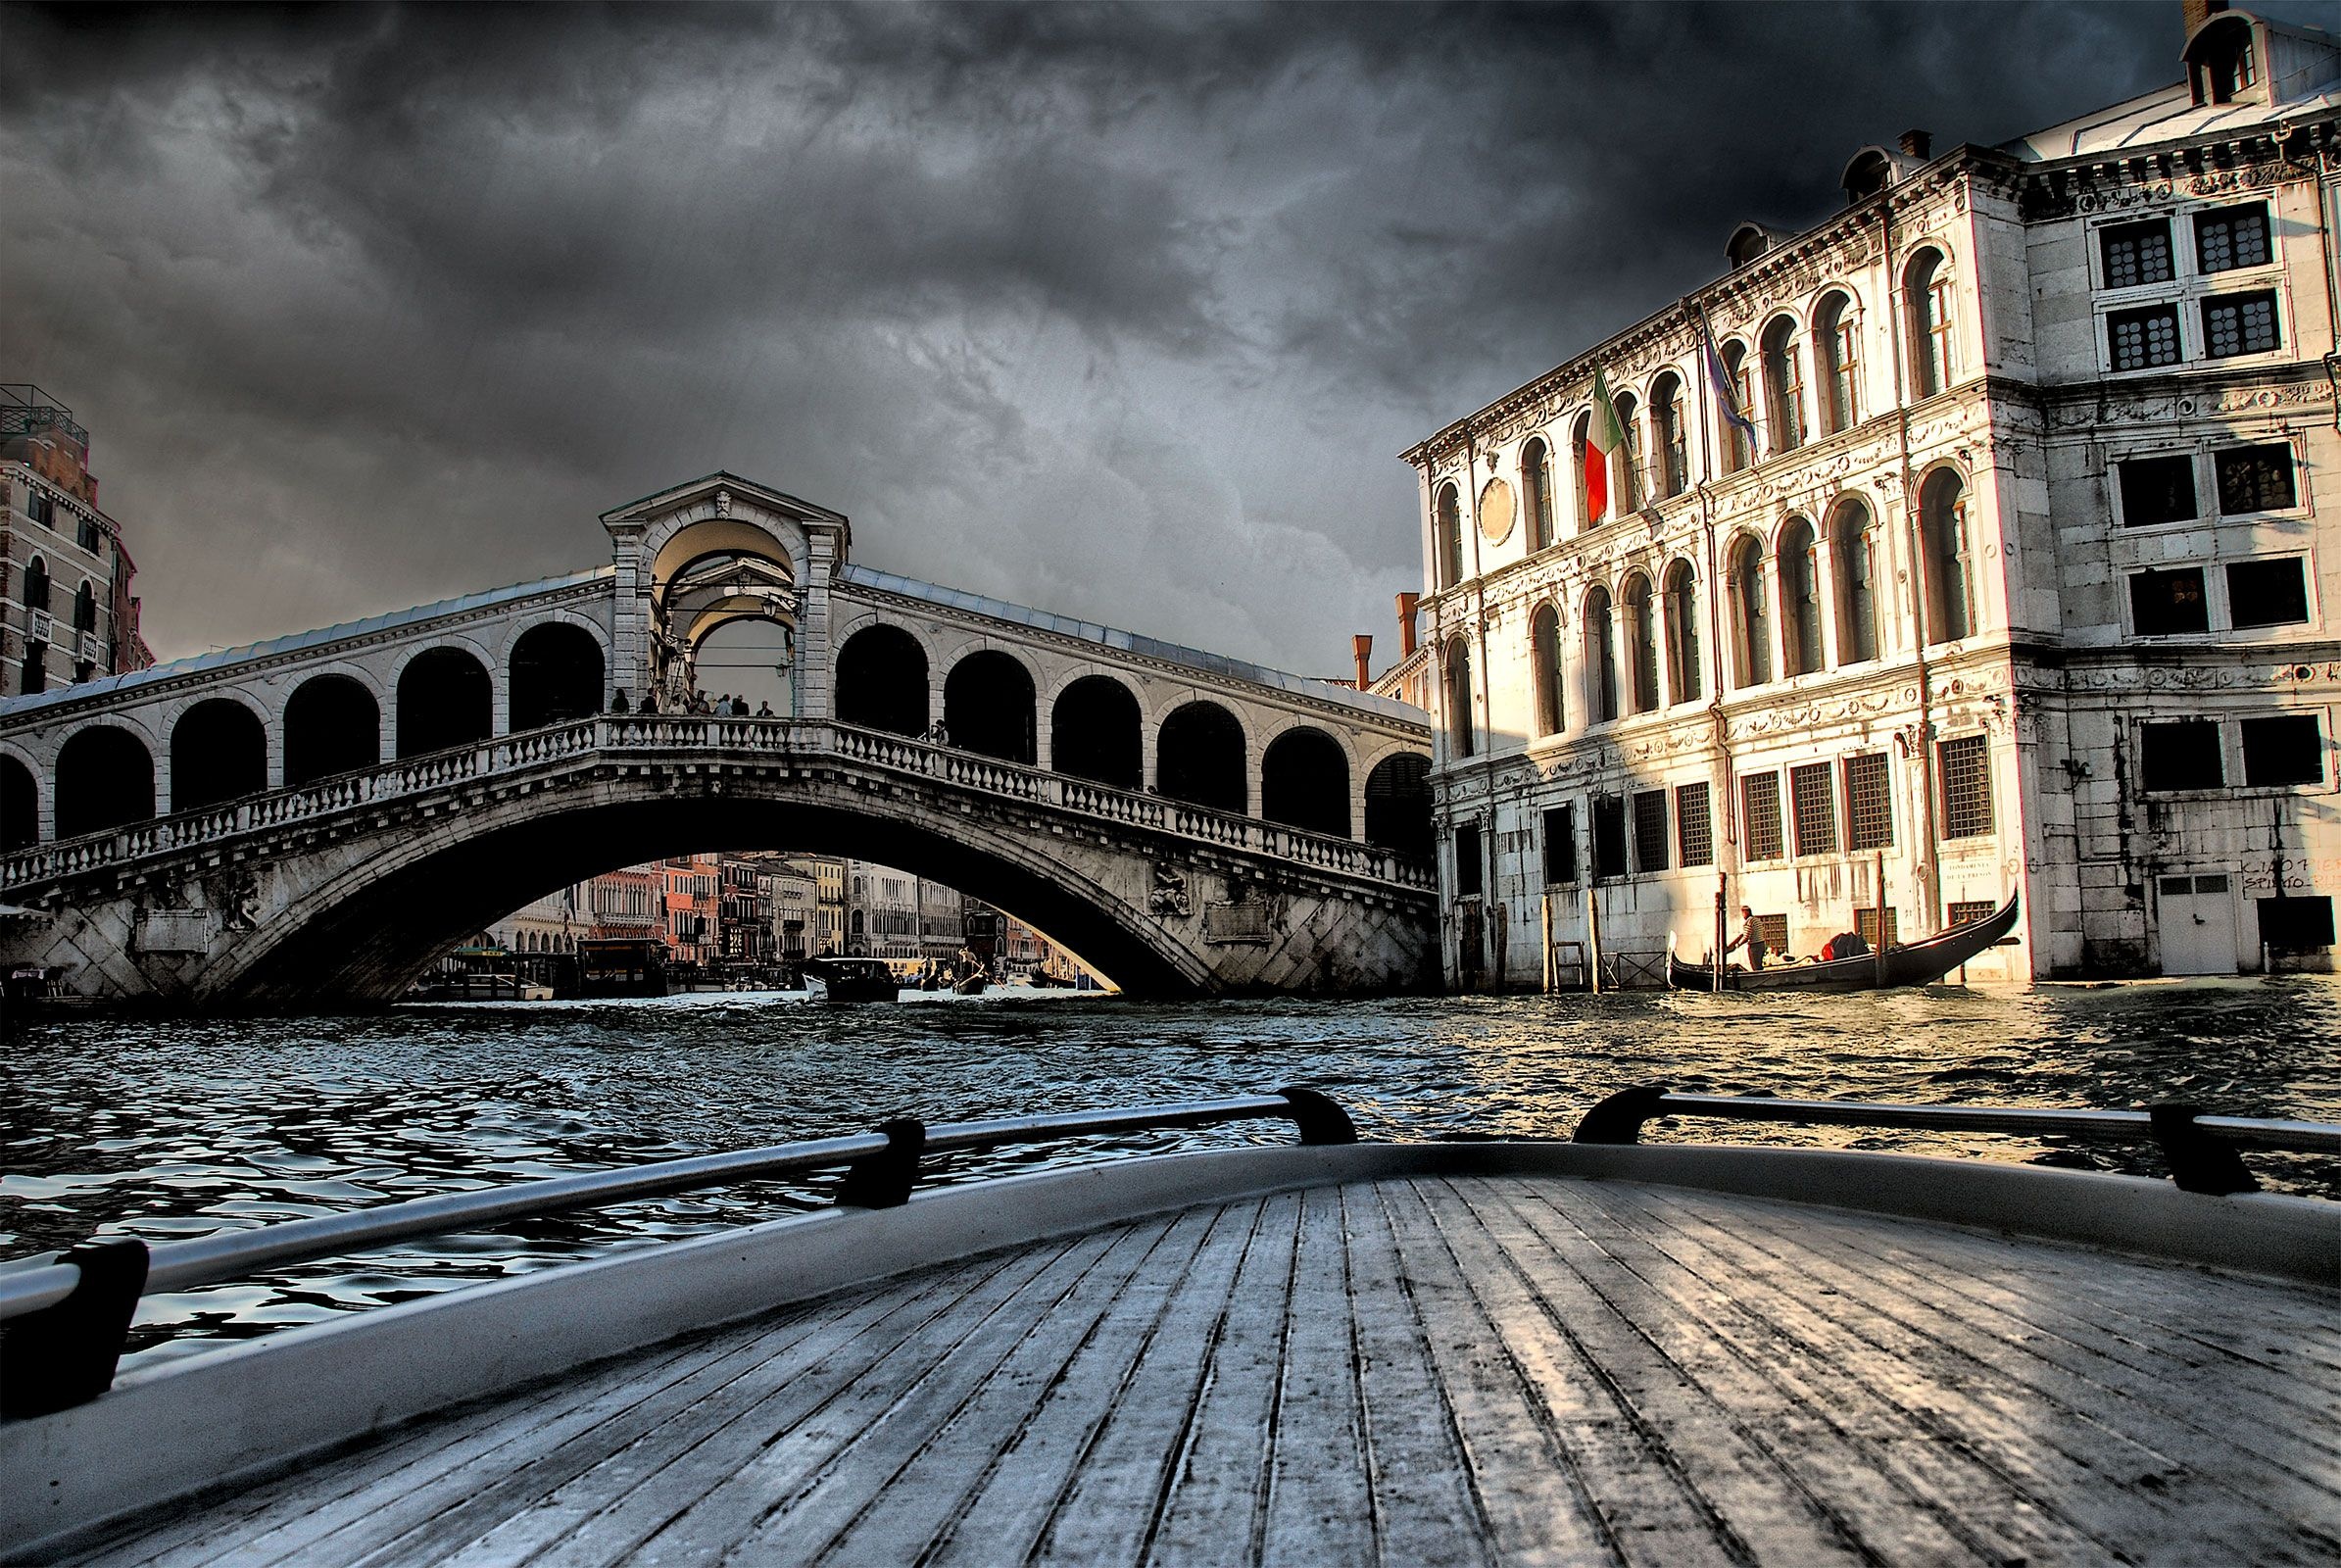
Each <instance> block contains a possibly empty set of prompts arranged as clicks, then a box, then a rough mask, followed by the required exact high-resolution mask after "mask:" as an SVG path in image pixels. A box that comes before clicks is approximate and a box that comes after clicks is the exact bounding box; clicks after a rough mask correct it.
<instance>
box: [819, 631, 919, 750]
mask: <svg viewBox="0 0 2341 1568" xmlns="http://www.w3.org/2000/svg"><path fill="white" fill-rule="evenodd" d="M837 717H838V722H840V723H842V724H859V725H861V726H862V727H863V728H865V729H882V730H887V731H890V732H892V733H894V734H896V735H923V734H925V733H926V732H927V728H928V725H929V722H930V720H929V718H928V714H927V651H926V650H925V649H924V648H922V647H920V646H919V642H918V639H917V638H915V637H913V636H911V635H910V634H909V633H908V632H906V631H904V630H903V629H902V627H900V626H887V625H877V626H864V627H862V628H861V630H859V631H857V632H855V633H854V634H853V636H851V637H849V638H847V639H846V644H845V646H844V647H843V648H840V649H839V650H838V652H837Z"/></svg>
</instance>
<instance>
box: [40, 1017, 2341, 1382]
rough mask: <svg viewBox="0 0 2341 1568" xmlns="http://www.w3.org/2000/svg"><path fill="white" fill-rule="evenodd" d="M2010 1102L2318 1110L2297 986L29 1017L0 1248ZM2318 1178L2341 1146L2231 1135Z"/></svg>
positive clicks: (260, 1294) (1745, 1134)
mask: <svg viewBox="0 0 2341 1568" xmlns="http://www.w3.org/2000/svg"><path fill="white" fill-rule="evenodd" d="M1639 1083H1665V1084H1669V1085H1672V1086H1674V1087H1676V1088H1682V1089H1696V1090H1701V1091H1707V1092H1715V1093H1725V1094H1731V1093H1739V1092H1743V1091H1749V1090H1761V1091H1770V1092H1773V1093H1777V1094H1782V1095H1811V1096H1829V1097H1840V1098H1860V1099H1876V1100H1903V1101H1963V1102H1969V1103H2010V1104H2030V1105H2080V1106H2118V1105H2132V1104H2139V1103H2152V1102H2157V1101H2169V1100H2180V1101H2187V1102H2192V1103H2200V1104H2203V1105H2205V1106H2207V1107H2214V1108H2217V1109H2219V1110H2220V1111H2226V1112H2233V1113H2238V1114H2245V1115H2272V1116H2298V1117H2307V1118H2312V1119H2317V1120H2325V1121H2341V982H2336V981H2335V980H2333V979H2330V978H2324V977H2301V978H2285V979H2277V980H2266V981H2261V980H2245V981H2233V982H2200V983H2183V984H2169V983H2165V984H2140V985H2125V986H2119V987H2110V988H2103V989H2078V988H2067V987H2044V988H2039V989H2035V990H2027V991H1981V990H1976V991H1963V990H1957V989H1951V988H1937V989H1933V990H1929V991H1925V992H1896V993H1885V994H1874V995H1866V996H1852V997H1823V998H1808V999H1796V998H1783V997H1774V998H1740V997H1735V996H1724V997H1717V996H1706V995H1685V994H1680V993H1678V994H1652V993H1632V994H1625V995H1616V996H1605V997H1599V998H1591V997H1567V998H1554V999H1546V998H1540V997H1517V998H1450V999H1419V998H1418V999H1407V1000H1393V1001H1384V1002H1311V1001H1274V1002H1222V1003H1206V1004H1185V1005H1151V1004H1139V1003H1131V1002H1125V1001H1122V1000H1120V999H1118V998H1111V997H1101V996H1091V995H1082V996H1075V995H1070V994H1063V993H1059V994H1032V993H1026V994H1022V995H1019V994H1015V993H1011V994H1009V995H1006V996H994V997H986V998H982V999H957V998H948V997H946V998H937V999H932V1000H920V1001H917V1002H914V1003H905V1004H903V1005H897V1006H884V1005H879V1006H866V1007H857V1008H842V1007H827V1006H822V1005H816V1004H810V1003H807V1002H805V1001H804V1000H802V999H801V998H796V997H789V996H777V997H775V996H769V995H767V996H756V995H743V996H696V997H678V998H670V999H667V1000H665V1001H660V1002H632V1003H598V1004H583V1003H580V1004H545V1003H535V1004H529V1003H514V1004H503V1005H473V1006H459V1005H441V1006H407V1007H400V1008H396V1009H392V1010H389V1011H386V1012H379V1013H373V1014H366V1015H359V1016H352V1017H323V1018H302V1019H278V1020H254V1019H241V1018H239V1019H226V1020H219V1021H211V1022H169V1023H164V1022H154V1021H132V1020H119V1019H118V1020H103V1019H100V1020H87V1021H76V1022H72V1023H63V1024H55V1025H46V1026H37V1027H34V1028H31V1029H29V1030H26V1031H24V1032H23V1033H22V1034H20V1035H18V1036H17V1037H15V1038H14V1039H12V1040H11V1041H9V1042H8V1044H7V1046H6V1047H5V1053H4V1059H0V1257H15V1256H21V1255H24V1254H26V1253H30V1252H37V1251H41V1250H48V1249H52V1248H59V1247H64V1246H67V1245H70V1244H72V1243H73V1242H74V1241H77V1240H80V1239H82V1238H84V1237H86V1236H88V1235H90V1234H91V1233H93V1232H104V1233H128V1234H134V1235H137V1236H141V1237H144V1238H146V1239H148V1240H149V1241H153V1242H166V1241H171V1240H175V1239H179V1238H184V1237H191V1236H200V1235H205V1234H208V1233H211V1232H213V1231H216V1230H219V1229H222V1228H228V1227H242V1226H252V1225H260V1224H265V1223H268V1222H270V1221H275V1220H283V1219H292V1218H298V1217H301V1216H305V1215H311V1214H318V1213H326V1212H331V1211H335V1210H340V1209H345V1208H350V1207H355V1206H359V1205H364V1204H370V1203H381V1202H388V1201H396V1200H399V1199H404V1198H414V1197H419V1196H422V1195H425V1194H429V1193H436V1192H446V1191H451V1190H456V1189H462V1188H467V1187H476V1186H485V1185H492V1184H497V1183H504V1182H512V1181H521V1180H526V1179H528V1178H531V1177H540V1176H551V1175H558V1174H564V1173H568V1172H573V1171H578V1170H590V1169H599V1168H604V1167H607V1166H610V1165H613V1164H622V1163H631V1162H638V1161H643V1160H652V1159H661V1158H672V1157H675V1156H678V1155H683V1154H691V1153H700V1152H709V1151H715V1150H725V1149H737V1148H746V1147H752V1146H756V1145H760V1144H775V1143H782V1142H786V1141H788V1140H791V1139H796V1138H804V1137H808V1136H816V1135H825V1134H831V1133H838V1132H847V1131H858V1130H864V1129H867V1128H870V1127H872V1126H874V1125H875V1124H876V1123H878V1122H879V1121H881V1120H883V1119H885V1118H887V1117H889V1116H895V1115H902V1114H912V1115H918V1116H922V1117H925V1118H927V1119H928V1120H930V1121H943V1120H953V1119H960V1118H968V1117H978V1116H993V1115H1003V1114H1016V1113H1022V1112H1033V1111H1045V1110H1070V1109H1078V1108H1083V1107H1089V1106H1103V1105H1117V1104H1131V1103H1144V1102H1149V1101H1164V1100H1181V1099H1190V1098H1197V1097H1206V1096H1216V1095H1225V1094H1232V1093H1249V1092H1254V1091H1260V1090H1267V1089H1273V1088H1277V1087H1280V1086H1284V1085H1289V1084H1306V1085H1309V1086H1311V1087H1314V1088H1317V1089H1320V1090H1323V1091H1325V1092H1327V1093H1329V1094H1331V1095H1334V1096H1335V1097H1337V1098H1338V1099H1340V1100H1341V1102H1342V1103H1344V1104H1345V1105H1347V1106H1348V1107H1349V1109H1350V1112H1351V1114H1352V1116H1353V1117H1354V1118H1355V1119H1356V1121H1357V1123H1358V1127H1359V1130H1360V1132H1361V1133H1362V1134H1364V1135H1365V1136H1367V1137H1392V1138H1428V1137H1434V1136H1437V1135H1439V1134H1443V1133H1452V1132H1466V1131H1468V1132H1483V1133H1511V1134H1530V1135H1539V1136H1552V1135H1565V1134H1566V1133H1567V1131H1568V1130H1569V1128H1570V1127H1571V1126H1573V1125H1574V1123H1575V1120H1576V1118H1577V1116H1578V1115H1579V1114H1580V1113H1581V1112H1582V1111H1584V1110H1585V1107H1586V1106H1588V1105H1590V1104H1592V1103H1593V1102H1594V1101H1596V1100H1598V1099H1599V1098H1601V1097H1602V1096H1603V1095H1606V1094H1608V1093H1610V1092H1611V1091H1613V1090H1616V1089H1620V1088H1624V1087H1626V1086H1628V1085H1632V1084H1639ZM1651 1136H1652V1137H1654V1138H1670V1139H1716V1138H1725V1137H1729V1138H1731V1139H1736V1140H1742V1141H1758V1142H1769V1143H1795V1144H1808V1145H1812V1144H1827V1145H1846V1146H1855V1147H1861V1148H1875V1149H1896V1150H1913V1151H1925V1152H1963V1153H1971V1154H1975V1155H1978V1156H1981V1157H1985V1158H1993V1159H2014V1160H2042V1161H2048V1162H2053V1163H2059V1164H2069V1165H2081V1166H2091V1167H2096V1168H2106V1169H2125V1170H2138V1171H2157V1167H2156V1165H2155V1162H2154V1159H2153V1156H2152V1153H2151V1152H2150V1151H2147V1150H2143V1149H2140V1150H2127V1149H2106V1148H2102V1147H2058V1146H2055V1145H2050V1144H2043V1143H2038V1142H2030V1141H2024V1140H2017V1139H2005V1138H1988V1139H1985V1138H1978V1139H1975V1140H1973V1141H1972V1146H1970V1145H1962V1144H1960V1143H1957V1142H1955V1141H1951V1140H1946V1139H1944V1138H1941V1137H1937V1136H1927V1135H1917V1134H1908V1133H1894V1132H1884V1133H1877V1134H1870V1133H1865V1132H1862V1131H1860V1130H1857V1129H1815V1130H1804V1129H1796V1128H1774V1127H1765V1126H1760V1125H1742V1126H1736V1127H1730V1128H1727V1127H1726V1126H1725V1124H1720V1123H1707V1124H1698V1123H1693V1122H1688V1121H1685V1122H1683V1123H1681V1124H1679V1125H1669V1126H1666V1127H1663V1128H1655V1129H1653V1131H1652V1134H1651ZM1290 1137H1291V1130H1290V1129H1289V1128H1288V1127H1285V1126H1282V1125H1271V1124H1266V1123H1263V1124H1259V1125H1258V1126H1239V1127H1235V1128H1219V1129H1207V1130H1203V1131H1198V1132H1194V1133H1185V1134H1168V1135H1161V1136H1133V1137H1127V1138H1121V1139H1116V1140H1113V1141H1111V1142H1109V1143H1099V1142H1092V1143H1088V1144H1084V1145H1077V1146H1070V1147H1062V1148H1046V1149H1023V1150H1013V1151H1001V1152H995V1153H992V1154H989V1155H983V1156H965V1157H962V1158H960V1159H959V1160H957V1161H956V1162H955V1163H954V1164H952V1165H951V1167H950V1168H949V1169H947V1170H946V1171H944V1172H943V1173H942V1178H943V1179H946V1180H963V1179H966V1178H968V1177H970V1176H972V1175H978V1174H984V1173H988V1172H994V1171H1000V1170H1003V1169H1016V1168H1029V1167H1031V1166H1033V1165H1036V1164H1047V1163H1056V1162H1063V1161H1068V1160H1077V1159H1095V1158H1100V1157H1110V1156H1111V1155H1114V1154H1118V1153H1126V1152H1133V1151H1149V1152H1150V1151H1157V1150H1167V1149H1173V1148H1192V1147H1201V1146H1208V1145H1217V1144H1225V1143H1231V1142H1243V1141H1249V1140H1280V1139H1287V1138H1290ZM2253 1160H2254V1164H2255V1168H2256V1169H2258V1170H2259V1171H2260V1172H2261V1174H2262V1177H2263V1180H2264V1181H2266V1182H2267V1183H2268V1185H2269V1186H2270V1187H2273V1188H2276V1189H2279V1190H2288V1191H2294V1192H2308V1193H2316V1194H2319V1195H2322V1196H2327V1197H2341V1162H2332V1161H2318V1160H2315V1159H2310V1158H2287V1157H2285V1156H2278V1155H2255V1156H2253ZM827 1191H828V1189H827V1187H826V1186H825V1185H823V1184H821V1183H812V1184H807V1185H800V1186H795V1187H783V1186H778V1185H763V1186H756V1187H747V1188H741V1189H737V1190H732V1191H726V1192H720V1193H709V1194H704V1195H685V1196H681V1197H675V1198H669V1199H665V1200H661V1201H654V1202H645V1203H637V1204H633V1205H630V1206H627V1207H623V1208H617V1209H611V1210H607V1211H603V1212H599V1213H593V1214H583V1215H572V1216H563V1217H560V1218H555V1219H547V1220H540V1221H533V1222H528V1223H525V1224H519V1225H513V1226H510V1227H506V1228H503V1229H501V1230H498V1231H496V1232H493V1233H483V1234H476V1235H463V1236H452V1237H442V1238H437V1239H433V1240H431V1241H427V1242H418V1243H411V1244H406V1245H402V1246H400V1247H398V1248H396V1249H393V1250H385V1251H382V1252H376V1253H371V1254H367V1255H366V1256H362V1257H358V1258H352V1259H341V1260H336V1261H331V1262H322V1263H315V1264H309V1265H305V1266H302V1267H300V1268H297V1269H291V1270H287V1271H283V1272H281V1273H278V1274H275V1275H270V1276H267V1277H264V1278H261V1279H258V1280H252V1281H244V1282H237V1283H235V1284H230V1285H223V1286H219V1287H215V1288H211V1289H206V1290H201V1291H191V1292H187V1293H184V1294H181V1295H177V1296H168V1297H159V1298H152V1299H149V1300H148V1301H147V1302H146V1303H145V1304H144V1306H143V1307H142V1309H141V1315H140V1323H139V1327H138V1329H137V1331H136V1338H135V1345H136V1349H137V1354H136V1356H135V1357H134V1360H135V1361H147V1360H151V1359H153V1358H154V1357H157V1356H164V1355H171V1354H175V1353H181V1352H183V1351H186V1350H189V1349H193V1348H201V1347H202V1346H203V1345H205V1344H207V1343H214V1342H216V1341H217V1340H219V1339H220V1338H241V1337H246V1336H250V1335H255V1334H261V1333H266V1332H268V1331H269V1330H271V1329H273V1328H277V1327H280V1326H282V1325H286V1324H293V1323H305V1322H314V1321H317V1320H319V1319H323V1318H327V1317H331V1316H333V1315H334V1314H336V1313H340V1312H346V1311H350V1310H354V1309H360V1308H364V1307H366V1306H370V1305H376V1304H380V1303H383V1302H389V1301H395V1300H401V1299H409V1298H412V1297H415V1296H417V1295H422V1294H427V1293H430V1292H433V1291H439V1290H445V1289H448V1288H450V1287H452V1286H456V1285H460V1284H463V1283H467V1282H471V1281H477V1280H483V1279H492V1278H495V1277H498V1276H501V1275H506V1274H512V1273H516V1272H519V1271H522V1270H526V1269H531V1268H537V1267H542V1266H545V1265H547V1264H549V1263H553V1262H558V1261H561V1260H565V1259H569V1258H575V1257H580V1256H587V1255H593V1254H596V1253H600V1252H606V1251H608V1250H611V1249H613V1248H619V1247H627V1246H640V1245H645V1244H649V1243H654V1242H658V1241H661V1240H665V1239H669V1238H673V1237H677V1236H683V1235H689V1234H692V1233H695V1232H700V1231H704V1230H707V1229H708V1228H711V1227H715V1226H720V1225H726V1224H735V1223H740V1222H744V1221H750V1220H755V1219H758V1218H763V1217H768V1216H771V1215H773V1214H776V1213H780V1212H785V1211H786V1210H787V1209H788V1208H790V1207H802V1206H807V1205H810V1204H813V1203H816V1202H819V1201H823V1200H824V1198H825V1195H826V1193H827Z"/></svg>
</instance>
